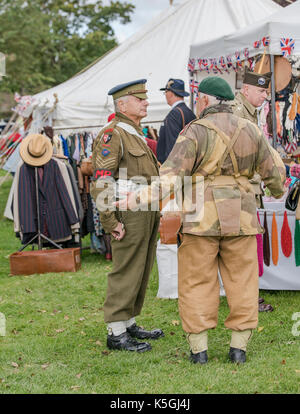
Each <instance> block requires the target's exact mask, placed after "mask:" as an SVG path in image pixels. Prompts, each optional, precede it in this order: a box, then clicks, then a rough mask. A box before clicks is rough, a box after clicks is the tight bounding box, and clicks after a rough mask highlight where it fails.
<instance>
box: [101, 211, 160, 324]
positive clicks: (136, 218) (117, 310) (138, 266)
mask: <svg viewBox="0 0 300 414" xmlns="http://www.w3.org/2000/svg"><path fill="white" fill-rule="evenodd" d="M118 215H119V219H120V220H121V221H122V222H123V223H124V225H125V230H126V234H125V237H124V239H123V240H121V241H116V240H115V239H114V238H113V237H111V248H112V260H113V269H112V272H111V273H109V275H108V284H107V294H106V300H105V303H104V306H103V311H104V321H105V322H106V323H107V322H119V321H127V320H128V319H131V318H133V317H134V316H137V315H139V314H140V312H141V310H142V307H143V304H144V298H145V294H146V288H147V285H148V280H149V275H150V272H151V269H152V266H153V262H154V259H155V254H156V244H157V243H156V240H157V231H158V227H159V212H156V211H154V212H152V211H122V212H121V211H120V212H118Z"/></svg>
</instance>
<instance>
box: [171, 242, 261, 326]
mask: <svg viewBox="0 0 300 414" xmlns="http://www.w3.org/2000/svg"><path fill="white" fill-rule="evenodd" d="M218 269H219V271H220V274H221V277H222V281H223V284H224V289H225V292H226V297H227V302H228V305H229V309H230V313H229V315H228V317H227V319H226V321H225V326H226V327H227V328H229V329H233V330H236V331H242V330H245V329H254V328H256V326H257V323H258V291H259V287H258V261H257V242H256V237H255V236H237V237H205V236H194V235H191V234H184V235H183V242H182V244H181V246H180V247H179V249H178V303H179V313H180V317H181V320H182V327H183V329H184V331H185V332H188V333H200V332H202V331H204V330H206V329H212V328H215V327H216V326H217V323H218V308H219V301H220V285H219V279H218Z"/></svg>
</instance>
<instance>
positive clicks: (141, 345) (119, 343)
mask: <svg viewBox="0 0 300 414" xmlns="http://www.w3.org/2000/svg"><path fill="white" fill-rule="evenodd" d="M107 346H108V348H109V349H118V350H124V351H135V352H146V351H150V350H151V349H152V347H151V345H150V344H148V343H147V342H138V341H136V340H135V339H133V338H132V337H131V336H130V335H129V334H128V332H124V333H122V334H121V335H107Z"/></svg>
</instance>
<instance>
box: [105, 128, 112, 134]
mask: <svg viewBox="0 0 300 414" xmlns="http://www.w3.org/2000/svg"><path fill="white" fill-rule="evenodd" d="M109 132H114V129H113V128H108V129H106V130H105V131H104V132H103V133H104V134H108V133H109Z"/></svg>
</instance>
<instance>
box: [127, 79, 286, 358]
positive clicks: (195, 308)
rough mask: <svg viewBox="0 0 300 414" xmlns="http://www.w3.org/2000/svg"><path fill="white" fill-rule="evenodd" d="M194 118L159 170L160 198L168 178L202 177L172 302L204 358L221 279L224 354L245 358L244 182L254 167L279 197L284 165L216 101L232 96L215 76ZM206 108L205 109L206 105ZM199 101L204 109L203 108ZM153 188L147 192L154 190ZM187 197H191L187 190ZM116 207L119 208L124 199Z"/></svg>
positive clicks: (249, 246) (254, 306)
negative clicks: (199, 203)
mask: <svg viewBox="0 0 300 414" xmlns="http://www.w3.org/2000/svg"><path fill="white" fill-rule="evenodd" d="M199 92H200V105H202V112H201V114H200V118H199V119H197V120H195V121H193V122H191V123H190V124H189V125H187V126H186V127H185V128H184V130H183V131H182V132H181V133H180V135H179V137H178V139H177V141H176V144H175V146H174V148H173V150H172V152H171V153H170V155H169V157H168V159H167V160H166V161H165V163H164V164H163V165H162V166H161V169H160V179H161V181H160V190H161V195H160V197H162V198H164V197H166V196H168V194H166V192H165V191H164V189H165V188H167V189H169V183H170V182H172V181H173V180H174V177H180V179H181V180H182V181H183V180H184V178H185V177H187V176H192V182H193V183H194V182H195V180H196V179H197V177H198V178H199V177H203V179H204V210H202V211H203V217H202V215H201V214H200V215H199V217H198V219H197V217H194V219H193V221H192V222H191V220H190V219H188V218H187V217H188V215H190V212H188V211H185V209H184V208H183V216H182V219H183V221H182V233H183V240H182V243H181V245H180V247H179V249H178V303H179V312H180V317H181V320H182V326H183V329H184V331H185V332H186V333H187V337H188V342H189V345H190V350H191V361H192V362H194V363H200V364H205V363H206V362H207V361H208V355H207V349H208V331H209V330H210V329H213V328H215V327H216V326H217V319H218V307H219V300H220V299H219V298H220V286H219V280H218V270H219V271H220V274H221V277H222V281H223V284H224V288H225V292H226V297H227V301H228V305H229V309H230V313H229V315H228V317H227V319H226V321H225V326H226V327H227V328H229V329H231V331H232V336H231V342H230V350H229V358H230V360H231V361H232V362H237V363H244V362H245V361H246V348H247V343H248V341H249V339H250V337H251V335H252V330H253V329H255V328H256V327H257V323H258V261H257V244H256V234H258V233H262V231H263V229H262V228H261V226H260V225H259V223H258V220H257V215H256V203H255V195H254V192H253V189H252V186H251V185H250V184H249V179H251V178H252V176H253V174H254V173H255V171H258V173H259V174H260V175H261V177H262V178H263V180H264V182H265V184H266V185H267V187H268V188H269V190H270V192H271V193H272V194H273V196H274V197H276V198H278V197H281V196H282V194H283V182H284V180H285V167H284V164H283V163H282V161H281V160H280V159H278V158H274V157H273V152H272V149H271V147H270V145H269V144H268V142H267V141H266V139H265V138H264V136H263V135H262V133H261V131H260V130H259V128H258V127H257V126H256V125H255V124H254V123H253V122H250V121H247V120H245V119H242V118H239V117H237V116H235V115H233V113H232V109H231V107H230V106H229V105H228V104H223V103H220V102H219V101H223V100H225V101H226V100H232V99H234V95H233V93H232V90H231V88H230V86H229V85H228V83H227V82H226V81H225V80H224V79H222V78H218V77H216V76H214V77H208V78H206V79H204V80H203V81H202V82H201V83H200V85H199ZM207 105H209V106H207ZM205 106H206V108H205ZM157 185H158V184H157V183H152V185H151V187H148V188H144V189H142V190H141V191H140V192H139V193H138V195H136V194H130V195H129V197H128V207H129V208H133V207H134V206H136V204H137V202H138V203H139V204H141V203H142V202H143V201H145V202H147V203H149V200H152V201H153V197H154V195H155V194H158V192H157V188H155V187H157ZM153 190H154V191H153ZM192 196H193V200H195V199H196V198H197V192H196V186H195V185H193V187H192ZM120 203H121V204H120V205H122V206H123V205H126V200H124V201H121V202H120Z"/></svg>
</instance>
